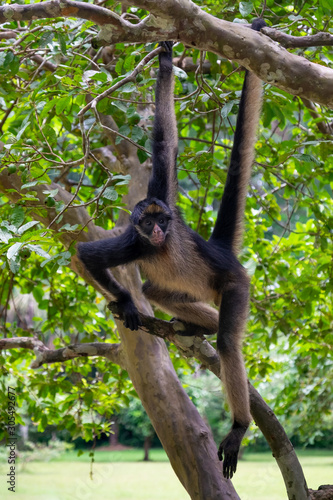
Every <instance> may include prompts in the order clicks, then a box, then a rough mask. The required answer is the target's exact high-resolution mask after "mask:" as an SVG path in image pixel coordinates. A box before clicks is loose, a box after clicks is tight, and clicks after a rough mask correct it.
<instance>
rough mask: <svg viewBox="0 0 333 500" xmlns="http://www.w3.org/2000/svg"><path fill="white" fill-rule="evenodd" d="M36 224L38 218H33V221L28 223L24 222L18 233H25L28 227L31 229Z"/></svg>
mask: <svg viewBox="0 0 333 500" xmlns="http://www.w3.org/2000/svg"><path fill="white" fill-rule="evenodd" d="M36 224H38V220H33V221H31V222H27V223H26V224H24V225H23V226H21V227H20V228H19V229H18V231H17V232H18V234H23V233H24V232H25V231H27V230H28V229H30V228H31V227H33V226H35V225H36Z"/></svg>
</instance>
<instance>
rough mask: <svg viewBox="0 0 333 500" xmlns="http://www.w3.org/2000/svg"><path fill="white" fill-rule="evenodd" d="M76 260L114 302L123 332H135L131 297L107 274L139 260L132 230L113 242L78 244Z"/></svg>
mask: <svg viewBox="0 0 333 500" xmlns="http://www.w3.org/2000/svg"><path fill="white" fill-rule="evenodd" d="M78 256H79V258H80V260H81V261H82V262H83V264H84V266H85V267H86V269H87V270H88V271H89V272H90V274H91V275H92V277H93V278H94V279H95V280H96V281H97V283H99V284H100V285H101V286H102V287H103V288H104V289H105V290H106V291H107V292H109V293H110V294H112V295H113V296H114V297H115V298H116V299H117V303H118V306H119V310H120V311H119V312H120V313H121V315H122V316H123V318H124V324H125V326H126V328H129V329H130V330H137V329H138V327H139V326H140V325H141V321H140V318H139V313H138V310H137V308H136V306H135V304H134V302H133V299H132V297H131V294H130V293H129V291H128V290H126V289H125V288H124V287H122V286H121V285H120V283H118V281H117V280H116V279H115V278H114V276H113V275H112V274H111V272H110V271H109V270H108V268H109V267H117V266H120V265H123V264H128V263H129V262H133V261H134V260H136V259H138V258H139V257H140V256H141V246H140V244H139V242H138V237H137V233H136V232H135V230H134V229H133V228H132V227H131V226H128V229H127V230H126V231H125V232H124V233H123V234H122V235H120V236H118V237H116V238H108V239H105V240H99V241H91V242H88V243H80V244H79V245H78Z"/></svg>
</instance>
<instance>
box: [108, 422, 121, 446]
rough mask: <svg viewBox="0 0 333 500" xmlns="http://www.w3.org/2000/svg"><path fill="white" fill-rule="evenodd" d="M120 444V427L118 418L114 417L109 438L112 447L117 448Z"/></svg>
mask: <svg viewBox="0 0 333 500" xmlns="http://www.w3.org/2000/svg"><path fill="white" fill-rule="evenodd" d="M118 444H119V425H118V419H117V417H114V418H113V421H112V424H111V434H110V437H109V445H110V446H117V445H118Z"/></svg>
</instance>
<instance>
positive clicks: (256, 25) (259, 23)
mask: <svg viewBox="0 0 333 500" xmlns="http://www.w3.org/2000/svg"><path fill="white" fill-rule="evenodd" d="M265 26H267V24H266V23H265V21H264V20H263V19H262V18H261V17H258V18H257V19H254V20H253V21H252V24H251V29H253V30H255V31H260V30H261V28H264V27H265Z"/></svg>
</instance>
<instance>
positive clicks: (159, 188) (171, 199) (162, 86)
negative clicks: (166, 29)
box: [147, 42, 178, 207]
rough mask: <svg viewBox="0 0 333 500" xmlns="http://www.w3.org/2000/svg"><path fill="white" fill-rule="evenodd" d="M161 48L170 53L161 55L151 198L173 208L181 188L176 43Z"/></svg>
mask: <svg viewBox="0 0 333 500" xmlns="http://www.w3.org/2000/svg"><path fill="white" fill-rule="evenodd" d="M161 45H162V47H164V48H165V50H166V52H161V53H160V54H159V64H160V69H159V72H158V76H157V83H156V97H155V104H156V109H155V119H154V129H153V144H152V146H153V148H152V149H153V155H152V160H153V172H152V176H151V179H150V181H149V185H148V194H147V198H148V199H149V198H152V197H154V198H158V199H159V200H161V201H163V202H164V203H166V204H167V205H168V206H169V207H170V206H171V207H172V206H174V205H175V197H176V194H177V188H178V184H177V171H176V158H177V152H178V132H177V124H176V116H175V110H174V99H173V89H174V77H173V71H172V42H162V43H161Z"/></svg>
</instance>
